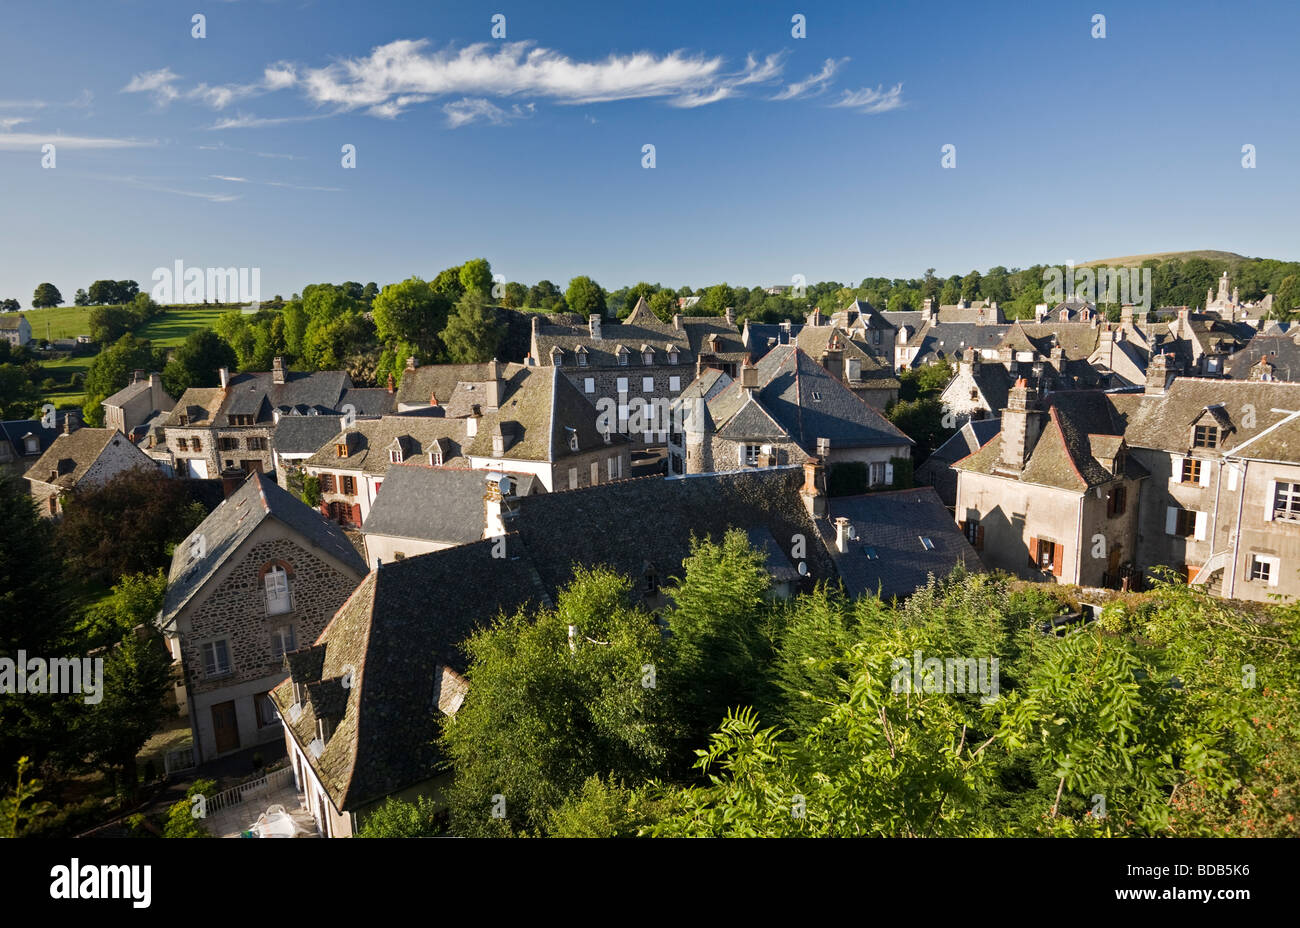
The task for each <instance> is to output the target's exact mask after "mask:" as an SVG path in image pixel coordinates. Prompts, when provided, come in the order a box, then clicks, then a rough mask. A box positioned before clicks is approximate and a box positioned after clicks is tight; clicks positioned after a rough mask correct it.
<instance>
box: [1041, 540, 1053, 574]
mask: <svg viewBox="0 0 1300 928" xmlns="http://www.w3.org/2000/svg"><path fill="white" fill-rule="evenodd" d="M1037 563H1038V567H1039V569H1040V570H1047V571H1050V570H1051V569H1052V567H1053V566H1054V565H1055V563H1056V542H1054V541H1047V540H1045V539H1042V538H1040V539H1039V540H1038V558H1037Z"/></svg>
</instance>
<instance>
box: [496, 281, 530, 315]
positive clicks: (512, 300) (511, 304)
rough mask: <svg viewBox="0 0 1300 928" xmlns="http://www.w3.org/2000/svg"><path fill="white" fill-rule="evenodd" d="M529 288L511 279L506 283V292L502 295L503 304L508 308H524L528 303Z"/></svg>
mask: <svg viewBox="0 0 1300 928" xmlns="http://www.w3.org/2000/svg"><path fill="white" fill-rule="evenodd" d="M527 300H528V288H527V287H525V286H524V285H523V284H521V283H518V282H516V281H513V280H512V281H510V283H508V284H506V288H505V293H504V294H502V296H501V305H502V306H504V307H506V308H507V309H523V308H524V306H526V305H527Z"/></svg>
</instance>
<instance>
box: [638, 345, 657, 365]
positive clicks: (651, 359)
mask: <svg viewBox="0 0 1300 928" xmlns="http://www.w3.org/2000/svg"><path fill="white" fill-rule="evenodd" d="M641 363H642V364H644V365H646V366H647V367H649V366H650V365H651V364H654V363H655V353H654V351H653V350H652V349H646V350H645V351H643V352H641Z"/></svg>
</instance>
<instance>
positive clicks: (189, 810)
mask: <svg viewBox="0 0 1300 928" xmlns="http://www.w3.org/2000/svg"><path fill="white" fill-rule="evenodd" d="M216 792H217V784H216V782H215V781H213V780H202V779H200V780H195V781H194V783H193V784H191V785H190V788H189V789H188V790H186V791H185V798H184V799H182V800H180V801H179V802H175V803H172V805H171V807H170V808H169V809H168V810H167V822H166V824H165V825H164V826H163V837H164V838H211V837H212V834H211V833H210V832H208V830H207V829H206V828H204V827H203V820H204V819H205V818H206V815H196V814H195V813H196V812H203V811H204V809H205V807H204V806H203V805H202V804H201V803H200V804H196V803H195V802H194V800H195V798H196V797H198V796H203V797H204V798H208V797H211V796H214V795H216Z"/></svg>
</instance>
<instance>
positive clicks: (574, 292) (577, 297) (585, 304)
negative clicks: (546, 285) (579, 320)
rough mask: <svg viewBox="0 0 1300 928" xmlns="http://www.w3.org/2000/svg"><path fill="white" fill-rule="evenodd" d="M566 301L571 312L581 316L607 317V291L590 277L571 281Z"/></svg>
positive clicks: (565, 293)
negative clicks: (597, 315) (598, 315)
mask: <svg viewBox="0 0 1300 928" xmlns="http://www.w3.org/2000/svg"><path fill="white" fill-rule="evenodd" d="M539 286H540V285H539ZM564 301H565V302H566V303H568V304H569V311H570V312H575V313H577V314H578V315H580V316H590V315H593V314H597V313H599V314H600V315H602V316H603V315H605V291H604V290H602V289H601V287H600V284H598V283H596V282H595V281H594V280H592V279H591V278H590V277H584V276H579V277H575V278H573V279H572V280H570V281H569V289H568V290H566V291H565V292H564Z"/></svg>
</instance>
